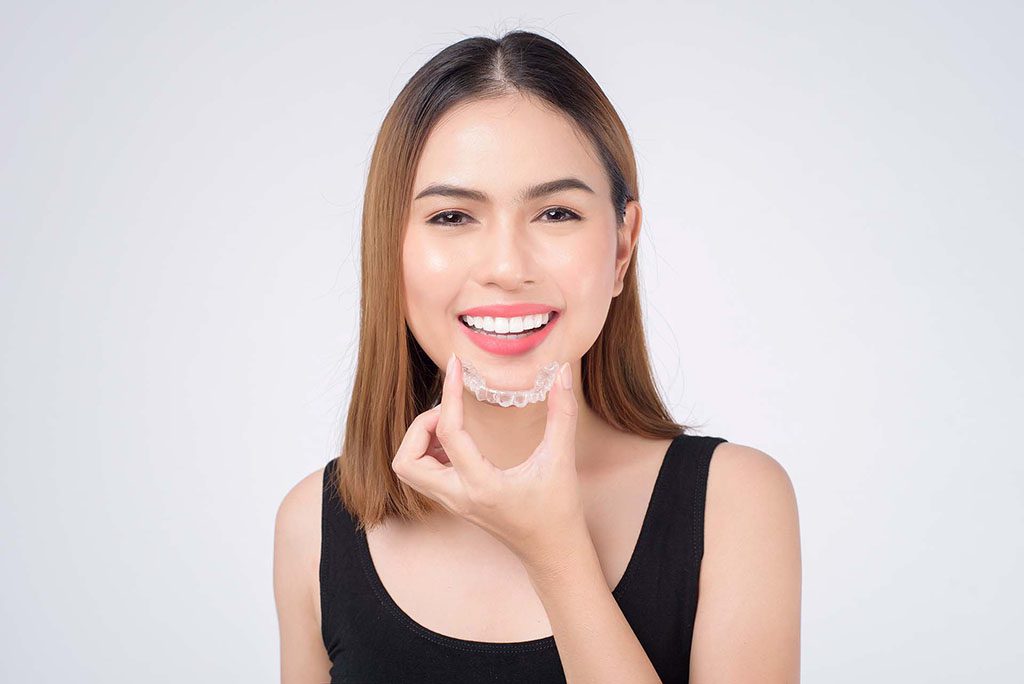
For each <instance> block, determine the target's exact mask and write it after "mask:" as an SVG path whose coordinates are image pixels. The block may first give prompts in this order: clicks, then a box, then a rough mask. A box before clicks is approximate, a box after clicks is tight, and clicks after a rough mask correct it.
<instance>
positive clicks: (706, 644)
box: [691, 442, 801, 681]
mask: <svg viewBox="0 0 1024 684" xmlns="http://www.w3.org/2000/svg"><path fill="white" fill-rule="evenodd" d="M800 555H801V554H800V525H799V519H798V512H797V501H796V493H795V491H794V488H793V483H792V481H791V480H790V477H789V474H788V473H787V472H786V470H785V468H783V467H782V465H781V464H780V463H779V462H778V461H776V460H775V459H774V458H772V457H771V456H769V455H768V454H766V453H764V452H763V451H760V450H759V449H755V448H753V447H749V446H744V445H741V444H733V443H730V442H723V443H721V444H720V445H718V446H717V447H716V448H715V451H714V454H713V457H712V458H711V464H710V467H709V471H708V483H707V498H706V502H705V516H704V555H703V559H702V561H701V565H700V577H699V589H698V596H699V601H698V604H697V619H696V623H695V627H694V642H693V644H694V645H693V648H694V660H693V662H692V668H693V669H692V670H691V675H693V679H692V680H691V681H710V680H712V679H714V677H713V676H712V674H718V675H723V676H725V675H724V674H723V673H727V674H728V676H726V677H725V678H726V679H728V680H729V681H740V680H743V681H749V680H753V679H761V680H763V681H767V679H768V678H766V674H767V673H771V675H772V681H796V679H795V677H798V674H797V673H798V672H799V659H800V594H801V560H800ZM776 676H777V677H778V679H774V677H776Z"/></svg>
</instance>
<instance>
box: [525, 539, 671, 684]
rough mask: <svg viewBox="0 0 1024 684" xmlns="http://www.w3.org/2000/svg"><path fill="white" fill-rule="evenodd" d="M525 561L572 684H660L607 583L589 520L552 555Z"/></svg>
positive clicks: (568, 679) (567, 677) (569, 681)
mask: <svg viewBox="0 0 1024 684" xmlns="http://www.w3.org/2000/svg"><path fill="white" fill-rule="evenodd" d="M524 565H525V567H526V570H527V572H528V573H529V576H530V580H531V582H532V583H533V586H534V590H535V591H536V592H537V595H538V596H539V597H540V599H541V602H542V603H543V604H544V609H545V611H546V612H547V615H548V620H549V621H550V623H551V629H552V632H553V633H554V637H555V644H556V646H557V647H558V655H559V657H560V658H561V661H562V669H563V670H564V671H565V677H566V681H567V682H568V683H569V684H582V683H584V682H585V683H587V684H602V683H603V682H608V683H609V684H611V683H613V682H614V683H615V684H621V682H631V683H634V682H635V683H636V684H647V683H649V684H654V683H655V682H657V683H658V684H660V682H661V679H660V678H659V677H658V673H657V671H656V670H655V669H654V666H653V665H652V664H651V661H650V659H649V658H648V657H647V653H646V652H645V651H644V649H643V646H641V645H640V642H639V640H637V637H636V635H635V634H634V633H633V629H632V627H630V625H629V623H628V622H627V621H626V617H625V616H624V615H623V614H622V610H621V609H620V608H619V604H618V603H617V602H616V601H615V597H614V596H613V595H612V592H611V590H610V589H609V588H608V583H607V581H606V580H605V577H604V573H603V572H602V570H601V563H600V559H599V558H598V555H597V551H596V550H595V549H594V544H593V541H592V540H591V538H590V533H589V531H588V530H587V527H586V524H585V523H582V529H581V530H577V531H575V532H574V533H572V534H571V535H570V540H569V541H568V543H566V544H564V545H563V546H561V547H560V548H559V549H558V550H557V552H552V553H551V554H549V557H548V558H547V559H544V560H536V561H532V562H529V563H527V562H524Z"/></svg>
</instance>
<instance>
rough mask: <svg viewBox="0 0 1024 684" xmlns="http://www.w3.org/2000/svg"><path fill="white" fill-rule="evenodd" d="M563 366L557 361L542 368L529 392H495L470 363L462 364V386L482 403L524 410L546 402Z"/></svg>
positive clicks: (464, 362)
mask: <svg viewBox="0 0 1024 684" xmlns="http://www.w3.org/2000/svg"><path fill="white" fill-rule="evenodd" d="M560 366H561V364H560V363H558V362H557V361H552V362H551V363H549V364H547V365H544V366H541V367H540V370H538V371H537V380H536V381H535V382H534V383H533V389H528V390H515V391H512V390H493V389H490V388H489V387H487V385H486V383H484V380H483V378H481V377H480V373H479V372H478V371H477V370H476V368H474V367H473V364H471V363H470V362H469V361H463V362H462V384H463V385H465V387H466V389H468V390H469V391H470V392H472V393H473V395H474V396H475V397H476V398H477V399H478V400H480V401H486V402H487V403H489V404H497V405H498V406H505V407H508V406H516V407H519V408H522V407H524V406H526V405H527V404H533V403H536V402H538V401H544V400H545V399H546V398H547V396H548V392H549V391H550V390H551V385H552V383H553V382H554V380H555V374H557V373H558V369H559V367H560Z"/></svg>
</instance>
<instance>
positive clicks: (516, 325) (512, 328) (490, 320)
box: [462, 311, 551, 334]
mask: <svg viewBox="0 0 1024 684" xmlns="http://www.w3.org/2000/svg"><path fill="white" fill-rule="evenodd" d="M550 319H551V312H550V311H549V312H547V313H542V314H532V315H530V316H516V317H514V318H501V317H498V316H463V317H462V320H463V321H465V322H466V324H467V325H469V326H471V327H473V328H477V329H478V330H486V331H487V332H493V333H504V334H515V333H521V332H523V331H524V330H533V329H534V328H539V327H541V326H542V325H544V324H545V323H547V322H548V321H549V320H550Z"/></svg>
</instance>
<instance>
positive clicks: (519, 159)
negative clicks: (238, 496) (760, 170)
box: [274, 31, 800, 682]
mask: <svg viewBox="0 0 1024 684" xmlns="http://www.w3.org/2000/svg"><path fill="white" fill-rule="evenodd" d="M636 178H637V172H636V163H635V160H634V156H633V152H632V147H631V145H630V141H629V137H628V135H627V134H626V130H625V127H624V126H623V124H622V122H621V121H620V119H619V117H618V115H617V114H616V113H615V110H614V109H613V107H612V106H611V104H610V102H609V101H608V99H607V98H606V96H605V95H604V93H603V92H602V90H601V88H600V87H599V86H598V85H597V83H596V82H595V81H594V79H593V78H592V77H591V76H590V74H589V73H588V72H587V71H586V70H585V69H584V68H583V66H582V65H580V63H579V62H578V61H576V59H575V58H573V57H572V56H571V55H570V54H569V53H568V52H566V51H565V49H564V48H562V47H561V46H559V45H558V44H556V43H555V42H553V41H551V40H548V39H546V38H544V37H542V36H539V35H536V34H533V33H528V32H522V31H514V32H511V33H508V34H506V35H504V36H502V37H501V38H498V39H491V38H484V37H477V38H469V39H466V40H463V41H460V42H458V43H456V44H455V45H452V46H450V47H448V48H446V49H444V50H442V51H441V52H440V53H439V54H438V55H436V56H435V57H433V58H432V59H431V60H430V61H429V62H427V63H426V64H425V65H424V66H423V67H422V68H420V69H419V70H418V71H417V72H416V73H415V74H414V75H413V76H412V78H411V79H410V80H409V82H408V83H407V84H406V85H405V87H404V88H403V89H402V91H401V93H399V95H398V97H397V99H396V101H395V103H394V104H393V105H392V107H391V108H390V110H389V111H388V113H387V116H386V117H385V119H384V122H383V125H382V127H381V130H380V134H379V135H378V138H377V142H376V145H375V147H374V152H373V157H372V160H371V163H370V170H369V175H368V179H367V186H366V193H365V197H364V209H363V224H362V290H361V297H362V301H361V304H362V306H361V318H360V343H359V356H358V361H357V366H356V375H355V380H354V386H353V392H352V399H351V403H350V406H349V412H348V418H347V421H346V425H345V436H344V444H343V448H342V451H341V454H339V455H338V456H337V457H336V458H334V459H332V460H331V461H330V462H329V463H328V464H327V466H326V467H325V468H323V469H322V470H318V471H317V472H315V473H313V474H311V475H310V476H309V477H307V478H305V479H304V480H303V481H302V482H301V483H299V485H297V486H296V487H295V488H293V489H292V491H290V492H289V494H288V495H287V496H286V497H285V500H284V501H283V502H282V504H281V508H280V510H279V513H278V520H277V531H276V537H275V539H276V542H275V583H274V585H275V595H276V598H277V605H278V613H279V620H280V625H281V644H282V646H281V648H282V650H281V667H282V681H295V682H298V681H322V680H323V679H326V678H327V677H330V678H331V681H332V682H340V681H358V682H397V681H402V682H411V681H418V682H419V681H422V682H479V681H507V682H522V681H530V682H564V681H574V682H623V681H629V682H658V681H661V682H685V681H688V680H689V678H690V676H691V674H693V675H694V680H695V681H710V680H711V679H712V677H713V676H714V677H715V678H722V679H721V680H723V681H725V680H728V681H739V680H757V681H762V682H781V681H796V678H797V677H798V671H797V665H798V662H799V639H798V637H799V585H800V567H799V540H798V530H797V518H796V506H795V498H794V495H793V492H792V488H791V486H790V483H789V479H788V477H787V475H786V473H785V471H784V470H782V468H781V466H779V465H778V463H776V462H775V461H774V459H772V458H771V457H769V456H767V455H766V454H764V453H762V452H760V451H757V450H756V449H752V448H749V447H743V446H740V445H734V444H729V443H728V442H727V441H726V440H725V439H723V438H721V437H707V436H696V435H692V434H687V432H688V431H689V430H690V428H688V427H686V426H683V425H680V424H678V423H676V422H675V421H674V420H673V419H672V416H671V415H670V413H669V411H668V410H667V409H666V407H665V404H664V402H663V401H662V399H661V397H660V396H659V393H658V390H657V387H656V383H655V381H654V378H653V375H652V373H651V367H650V362H649V358H648V351H647V345H646V341H645V338H644V327H643V319H642V315H641V307H640V297H639V289H638V285H637V282H638V281H637V262H636V259H635V258H634V255H635V252H636V246H637V242H638V239H639V234H640V226H641V217H642V213H641V208H640V204H639V199H638V192H637V185H636ZM464 362H465V367H464V365H463V363H464ZM556 371H557V375H556V376H554V375H553V374H554V373H555V372H556ZM545 373H547V374H548V375H545ZM538 378H541V380H544V382H543V383H542V382H541V380H538ZM531 390H532V392H531ZM541 390H543V396H541V395H539V394H537V393H539V392H540V391H541ZM504 397H512V398H514V397H520V398H523V400H521V401H513V400H509V401H505V400H504V399H503V398H504ZM526 399H530V400H529V401H527V400H526ZM537 399H541V400H539V401H538V400H537ZM713 455H714V459H712V456H713ZM705 502H707V506H705ZM705 530H707V531H708V534H705ZM712 532H713V534H712ZM698 595H700V596H701V597H702V598H701V600H700V603H699V605H698ZM735 635H739V638H736V639H734V638H733V637H734V636H735ZM691 647H692V648H691ZM716 680H717V679H716Z"/></svg>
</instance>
